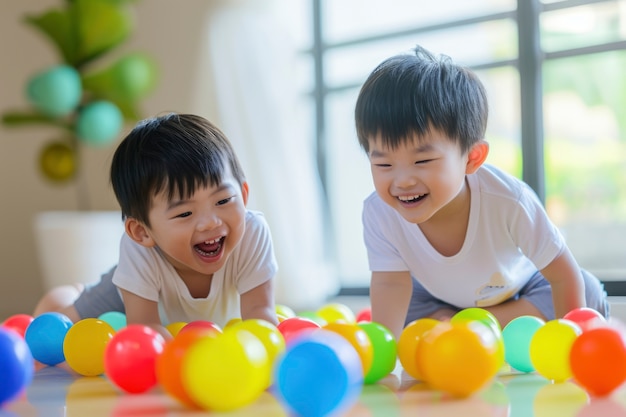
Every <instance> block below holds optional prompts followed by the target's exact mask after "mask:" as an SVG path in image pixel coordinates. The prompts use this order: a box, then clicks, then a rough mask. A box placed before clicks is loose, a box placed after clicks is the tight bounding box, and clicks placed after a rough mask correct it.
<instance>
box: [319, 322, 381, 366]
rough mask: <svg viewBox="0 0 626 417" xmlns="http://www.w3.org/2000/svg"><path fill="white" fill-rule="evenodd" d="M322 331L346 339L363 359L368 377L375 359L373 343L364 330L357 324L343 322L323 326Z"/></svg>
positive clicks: (362, 362)
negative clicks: (328, 331) (327, 331)
mask: <svg viewBox="0 0 626 417" xmlns="http://www.w3.org/2000/svg"><path fill="white" fill-rule="evenodd" d="M322 329H325V330H330V331H331V332H335V333H337V334H338V335H339V336H341V337H343V338H344V339H346V340H347V341H348V342H350V344H351V345H352V347H353V348H354V350H356V352H357V353H358V355H359V358H360V359H361V366H362V367H363V375H367V373H368V372H369V370H370V369H371V367H372V361H373V359H374V347H373V346H372V342H371V340H370V338H369V336H368V335H367V333H366V332H365V330H363V328H361V327H359V326H358V325H357V324H356V323H346V322H341V321H334V322H332V323H328V324H326V325H324V326H322Z"/></svg>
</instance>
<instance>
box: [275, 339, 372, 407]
mask: <svg viewBox="0 0 626 417" xmlns="http://www.w3.org/2000/svg"><path fill="white" fill-rule="evenodd" d="M274 380H275V381H276V383H275V387H274V388H275V389H274V391H275V392H276V396H277V397H278V398H279V400H280V401H281V402H282V403H283V404H284V405H285V407H286V408H287V409H288V410H290V411H292V412H293V413H294V414H295V415H298V416H300V417H323V416H329V415H339V414H340V413H341V412H342V411H343V410H346V409H348V408H349V407H350V406H351V405H353V404H354V403H355V402H356V401H357V399H358V397H359V394H360V393H361V389H362V383H363V373H362V365H361V360H360V358H359V355H358V354H357V353H356V351H355V350H354V348H353V347H352V345H351V344H350V343H349V342H348V341H347V340H345V339H344V338H343V337H341V336H340V335H338V334H336V333H334V332H331V331H329V330H324V329H321V330H316V331H312V332H304V333H301V334H299V335H298V336H296V337H294V338H293V339H292V343H290V344H289V345H288V346H287V350H286V352H285V354H284V355H282V356H281V357H280V358H279V360H278V362H277V363H276V366H275V368H274Z"/></svg>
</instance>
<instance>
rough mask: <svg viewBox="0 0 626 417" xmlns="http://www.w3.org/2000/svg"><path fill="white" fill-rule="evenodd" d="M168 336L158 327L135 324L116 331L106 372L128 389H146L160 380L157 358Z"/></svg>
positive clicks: (108, 348) (106, 358) (106, 357)
mask: <svg viewBox="0 0 626 417" xmlns="http://www.w3.org/2000/svg"><path fill="white" fill-rule="evenodd" d="M164 346H165V339H164V338H163V336H161V334H160V333H159V332H157V331H156V330H154V329H152V328H150V327H148V326H144V325H140V324H131V325H129V326H127V327H125V328H123V329H121V330H119V331H118V332H117V333H115V334H114V335H113V337H112V338H111V340H110V341H109V343H108V344H107V346H106V349H105V352H104V373H105V375H106V376H107V378H109V380H110V381H111V382H112V383H113V384H115V385H116V386H117V387H118V388H120V389H122V390H123V391H126V392H128V393H142V392H146V391H148V390H149V389H151V388H152V387H154V386H155V385H156V384H157V376H156V360H157V357H158V356H159V355H160V354H161V353H162V352H163V348H164Z"/></svg>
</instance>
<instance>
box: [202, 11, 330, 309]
mask: <svg viewBox="0 0 626 417" xmlns="http://www.w3.org/2000/svg"><path fill="white" fill-rule="evenodd" d="M288 1H289V0H275V1H268V0H236V1H233V0H226V1H216V2H214V7H212V9H211V11H210V13H209V16H207V25H206V32H205V33H204V34H203V35H202V36H204V37H205V40H206V43H205V46H204V48H203V50H202V51H201V59H200V65H199V68H198V83H197V85H198V89H197V91H196V92H195V94H196V103H195V104H196V105H197V107H196V108H197V112H198V113H199V114H201V115H204V116H206V117H208V118H209V119H210V120H211V121H213V122H214V123H215V124H216V125H218V126H219V127H220V128H221V129H222V130H223V131H224V133H225V134H226V135H227V136H228V137H229V139H230V140H231V141H232V142H233V145H234V147H235V149H236V151H237V153H238V156H239V158H240V160H241V163H242V165H243V168H244V170H245V172H246V177H247V179H248V182H249V184H250V200H249V204H248V207H249V208H250V209H255V210H259V211H262V212H263V213H264V214H265V217H266V219H267V221H268V223H269V225H270V228H271V230H272V236H273V239H274V247H275V250H276V256H277V259H278V263H279V268H280V271H279V275H278V277H277V285H276V286H277V288H276V301H277V302H278V303H281V304H286V305H288V306H290V307H292V308H294V309H296V310H305V309H307V310H308V309H314V308H317V307H319V306H320V305H321V303H323V302H325V301H326V300H327V299H328V297H329V296H332V295H335V294H336V292H337V291H338V289H339V283H338V282H337V280H336V278H335V277H334V274H333V273H332V269H331V267H330V265H329V264H328V262H326V261H325V260H324V256H323V253H324V247H323V245H324V240H323V224H322V222H323V220H322V214H321V207H322V203H321V202H322V193H321V186H320V183H319V178H318V175H317V173H316V169H315V153H314V147H313V143H312V137H313V132H312V131H310V129H311V127H310V126H311V124H310V123H302V122H300V121H299V119H302V117H301V115H302V109H301V108H299V107H298V95H297V94H298V93H297V90H296V84H295V78H294V59H295V56H296V54H297V53H298V51H297V50H296V48H295V46H294V45H293V44H292V42H291V40H292V39H293V36H292V35H291V34H290V33H289V31H288V30H286V29H285V26H284V25H283V24H282V22H281V20H280V19H279V18H278V16H277V14H276V13H275V11H276V10H277V6H278V7H280V6H281V3H282V4H283V5H284V4H286V3H285V2H288ZM300 107H301V106H300Z"/></svg>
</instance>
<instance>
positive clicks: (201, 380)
mask: <svg viewBox="0 0 626 417" xmlns="http://www.w3.org/2000/svg"><path fill="white" fill-rule="evenodd" d="M269 372H271V365H270V363H269V360H268V356H267V351H266V350H265V346H263V343H262V342H261V341H260V340H259V339H258V338H257V337H256V336H254V335H253V334H252V333H250V332H249V331H247V330H243V329H234V328H230V329H228V328H227V329H224V333H222V334H220V335H218V336H217V337H215V338H204V339H202V340H199V341H198V342H197V343H195V344H193V346H190V348H189V350H188V351H187V354H186V355H185V357H184V358H183V365H182V380H183V385H184V387H185V390H186V392H187V394H188V395H189V397H191V399H192V400H193V401H194V402H195V403H197V404H198V405H199V406H200V407H201V408H203V409H206V410H211V411H231V410H235V409H237V408H240V407H244V406H246V405H249V404H251V403H253V402H254V401H255V400H256V399H257V398H259V396H260V395H261V394H262V393H263V391H264V390H265V389H266V388H267V381H268V379H269V376H268V373H269Z"/></svg>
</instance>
